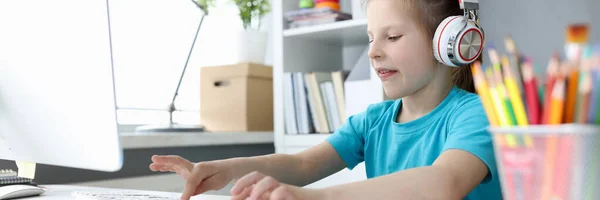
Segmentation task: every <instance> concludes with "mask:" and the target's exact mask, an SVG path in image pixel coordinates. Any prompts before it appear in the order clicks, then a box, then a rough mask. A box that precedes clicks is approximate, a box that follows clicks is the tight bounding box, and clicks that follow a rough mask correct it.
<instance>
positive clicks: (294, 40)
mask: <svg viewBox="0 0 600 200" xmlns="http://www.w3.org/2000/svg"><path fill="white" fill-rule="evenodd" d="M350 2H351V1H341V3H342V12H346V13H352V7H351V6H352V5H351V3H350ZM352 2H360V1H356V0H353V1H352ZM296 9H298V2H297V1H273V10H272V11H273V24H272V26H273V28H274V30H273V35H272V37H273V45H274V47H273V84H274V95H273V96H274V102H273V104H274V123H275V124H274V126H275V127H274V128H275V130H274V134H275V151H276V152H277V153H296V152H299V151H302V150H305V149H307V148H309V147H312V146H315V145H317V144H319V143H321V142H323V141H325V140H326V139H327V137H329V136H330V135H331V134H297V135H296V134H294V135H292V134H290V135H288V134H286V132H285V130H286V129H285V113H284V110H285V109H284V90H285V89H289V88H284V86H283V85H284V82H283V80H284V79H283V76H284V73H287V72H317V71H320V72H323V71H326V72H332V71H338V70H341V69H346V70H349V69H352V67H353V66H354V64H355V63H356V61H357V59H358V58H359V57H360V56H361V55H362V54H363V53H365V51H364V50H365V49H366V48H367V47H368V42H369V41H368V36H367V20H366V19H352V20H347V21H340V22H332V23H329V24H321V25H315V26H310V27H301V28H294V29H285V27H287V26H286V25H285V23H286V22H285V21H284V17H283V16H284V13H285V12H287V11H291V10H296ZM371 77H375V76H371ZM375 78H376V77H375ZM377 81H378V80H377ZM381 93H382V94H383V92H381ZM342 121H345V119H343V120H342ZM362 179H366V175H365V169H364V165H363V164H361V165H359V166H357V167H356V168H355V169H354V170H352V171H349V170H347V169H344V170H342V171H340V172H338V173H336V174H334V175H332V176H330V177H327V178H325V179H323V180H321V181H318V182H316V183H314V184H311V185H309V186H307V187H325V186H330V185H335V184H341V183H346V182H350V181H356V180H362Z"/></svg>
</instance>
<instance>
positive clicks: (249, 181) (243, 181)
mask: <svg viewBox="0 0 600 200" xmlns="http://www.w3.org/2000/svg"><path fill="white" fill-rule="evenodd" d="M264 177H265V175H263V174H261V173H259V172H252V173H250V174H247V175H245V176H243V177H242V178H240V179H239V180H238V181H237V182H236V183H235V185H234V186H233V188H231V191H230V192H231V194H232V195H237V194H238V193H240V192H241V191H242V190H243V189H244V188H247V187H250V186H251V185H254V184H255V183H257V182H258V181H259V180H261V179H262V178H264Z"/></svg>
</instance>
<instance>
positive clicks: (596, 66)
mask: <svg viewBox="0 0 600 200" xmlns="http://www.w3.org/2000/svg"><path fill="white" fill-rule="evenodd" d="M591 71H592V72H591V73H592V74H593V76H592V77H593V84H592V85H593V86H594V89H593V91H592V100H591V103H592V104H591V105H590V117H589V119H590V120H589V123H590V124H598V125H600V87H599V85H600V45H598V46H596V47H595V49H594V55H593V56H592V70H591Z"/></svg>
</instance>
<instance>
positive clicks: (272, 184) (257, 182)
mask: <svg viewBox="0 0 600 200" xmlns="http://www.w3.org/2000/svg"><path fill="white" fill-rule="evenodd" d="M231 195H232V199H234V200H246V198H249V199H250V200H301V199H323V197H324V193H323V192H322V191H318V190H311V189H305V188H300V187H296V186H292V185H287V184H283V183H280V182H279V181H278V180H276V179H275V178H273V177H270V176H266V175H264V174H262V173H260V172H252V173H250V174H247V175H246V176H244V177H242V178H240V179H239V180H238V181H237V182H236V184H235V185H234V186H233V188H231Z"/></svg>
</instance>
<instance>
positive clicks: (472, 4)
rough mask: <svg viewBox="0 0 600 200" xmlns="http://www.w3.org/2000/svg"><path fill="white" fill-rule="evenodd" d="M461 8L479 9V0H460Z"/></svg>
mask: <svg viewBox="0 0 600 200" xmlns="http://www.w3.org/2000/svg"><path fill="white" fill-rule="evenodd" d="M458 3H459V4H460V9H463V10H479V0H458Z"/></svg>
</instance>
